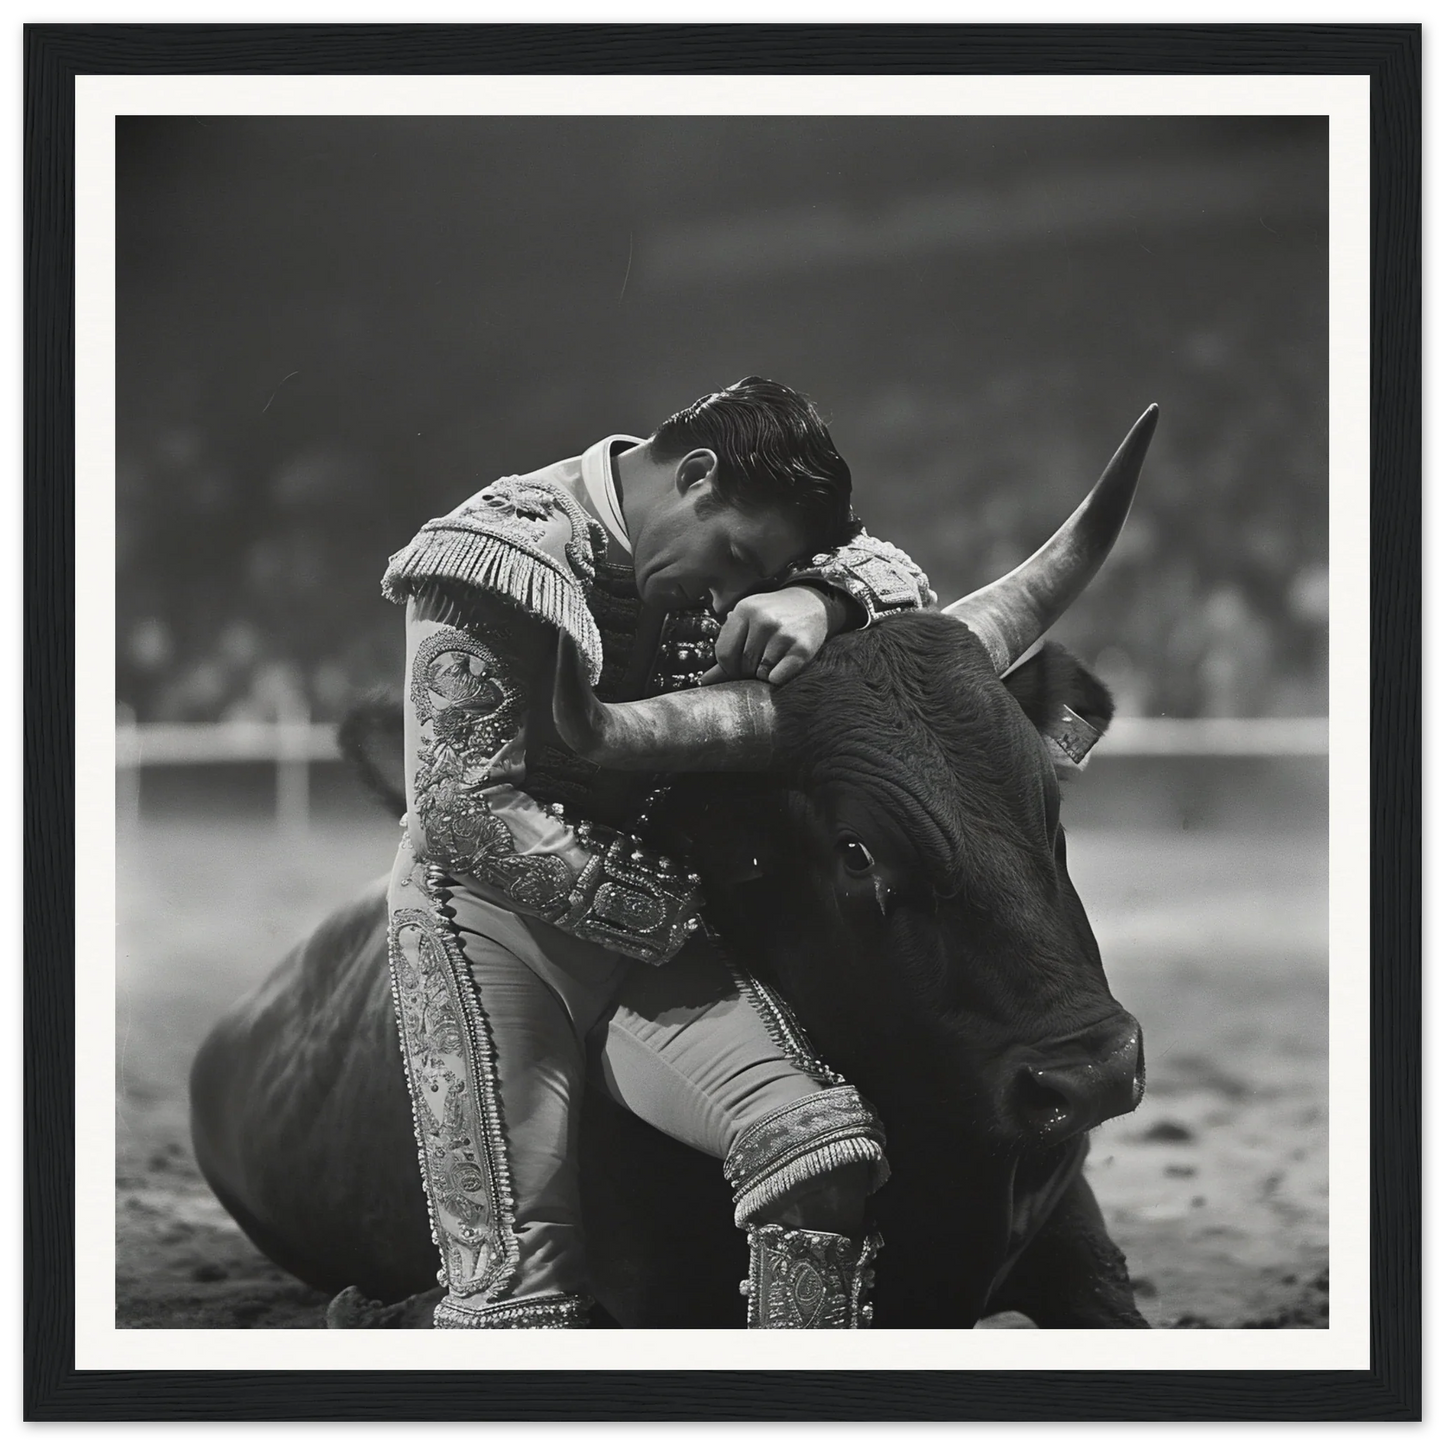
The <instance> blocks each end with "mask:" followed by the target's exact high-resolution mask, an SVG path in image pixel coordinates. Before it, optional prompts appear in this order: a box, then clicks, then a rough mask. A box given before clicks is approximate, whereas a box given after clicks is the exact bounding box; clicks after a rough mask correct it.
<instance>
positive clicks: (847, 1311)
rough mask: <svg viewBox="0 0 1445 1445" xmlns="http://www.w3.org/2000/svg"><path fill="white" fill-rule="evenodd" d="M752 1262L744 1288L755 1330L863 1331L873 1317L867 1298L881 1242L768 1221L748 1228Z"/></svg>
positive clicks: (875, 1237)
mask: <svg viewBox="0 0 1445 1445" xmlns="http://www.w3.org/2000/svg"><path fill="white" fill-rule="evenodd" d="M748 1246H749V1250H750V1265H749V1269H748V1277H747V1279H745V1280H744V1281H743V1285H742V1292H743V1294H745V1295H746V1296H747V1300H748V1328H749V1329H752V1330H859V1329H867V1328H868V1326H869V1325H870V1324H871V1323H872V1321H873V1307H872V1305H870V1304H868V1303H867V1298H868V1293H869V1291H870V1290H871V1289H872V1287H873V1260H874V1258H875V1256H876V1255H877V1253H878V1251H879V1249H881V1248H882V1246H883V1241H882V1239H881V1238H879V1236H878V1235H876V1234H870V1235H869V1236H868V1237H867V1238H866V1239H865V1240H863V1242H862V1243H861V1244H855V1243H854V1242H853V1241H852V1240H851V1239H848V1238H846V1237H845V1236H843V1235H841V1234H825V1233H823V1232H821V1231H819V1230H813V1229H784V1228H783V1227H782V1225H779V1224H766V1225H761V1226H759V1227H757V1228H754V1229H750V1230H748Z"/></svg>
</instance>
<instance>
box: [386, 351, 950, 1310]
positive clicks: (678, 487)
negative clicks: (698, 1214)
mask: <svg viewBox="0 0 1445 1445" xmlns="http://www.w3.org/2000/svg"><path fill="white" fill-rule="evenodd" d="M851 486H852V483H851V476H850V473H849V469H848V467H847V464H846V463H845V462H844V460H843V458H842V457H841V456H840V455H839V454H838V452H837V450H836V448H835V447H834V445H833V442H832V438H831V437H830V435H829V433H828V429H827V427H826V426H825V425H824V423H823V421H822V419H821V417H820V416H819V414H818V412H817V411H816V409H815V408H814V407H813V406H812V404H811V403H810V402H808V401H807V400H806V399H805V398H803V397H802V396H800V395H799V394H798V393H796V392H794V391H792V390H791V389H789V388H788V387H785V386H782V385H780V384H778V383H776V382H771V381H765V380H763V379H761V378H757V377H750V378H748V379H746V380H744V381H741V382H738V383H736V384H735V385H733V386H730V387H728V388H726V389H724V390H722V391H719V392H714V393H712V394H710V395H708V396H705V397H703V398H701V399H700V400H698V401H697V402H694V403H693V404H692V405H691V406H689V407H687V408H685V409H684V410H682V411H680V412H678V413H677V414H675V415H674V416H672V417H669V418H668V420H667V421H665V422H664V423H663V424H662V425H661V426H660V427H659V428H658V429H657V430H656V431H655V432H653V433H652V434H651V435H650V436H649V437H646V438H640V437H634V436H624V435H617V436H609V437H606V438H604V439H603V440H601V441H599V442H597V443H596V444H595V445H594V446H591V447H589V448H588V449H587V450H586V451H585V452H584V453H583V454H582V455H581V456H577V457H572V458H569V459H567V460H565V461H561V462H557V463H555V464H553V465H551V466H547V467H544V468H542V469H541V470H539V471H534V472H529V473H527V474H525V475H521V476H510V477H506V478H504V479H502V480H500V481H496V482H493V483H492V484H491V485H489V486H486V487H483V488H482V489H481V490H480V491H479V492H477V493H476V495H474V496H472V497H470V498H469V499H468V500H467V501H465V502H463V503H462V504H461V505H460V506H459V507H457V508H456V510H455V511H453V512H450V513H448V514H447V515H446V516H444V517H440V518H437V519H436V520H434V521H431V522H428V523H426V525H425V526H423V527H422V529H421V530H420V532H418V534H417V535H416V537H415V538H414V539H413V540H412V542H411V543H410V544H409V545H408V546H406V547H405V548H403V549H402V550H401V551H400V552H398V553H396V555H395V556H393V557H392V558H391V560H390V564H389V566H388V568H387V571H386V575H385V578H384V581H383V590H384V592H385V594H386V596H387V597H388V598H389V599H391V600H392V601H393V602H396V603H399V604H403V605H404V606H405V608H406V658H407V660H406V668H407V679H406V702H405V727H406V735H405V756H406V774H407V777H406V795H407V813H406V817H405V819H404V820H403V824H404V831H403V837H402V841H401V846H400V848H399V851H398V854H397V860H396V865H395V868H394V870H393V873H392V877H391V883H390V892H389V906H390V935H389V939H390V963H391V977H392V988H393V993H394V997H395V1001H396V1007H397V1017H398V1023H399V1028H400V1034H401V1042H402V1054H403V1057H404V1059H405V1064H406V1070H407V1074H408V1082H409V1086H410V1091H411V1099H412V1106H413V1117H414V1121H415V1125H416V1134H417V1142H418V1147H419V1151H420V1161H421V1174H422V1180H423V1183H424V1186H425V1189H426V1194H427V1200H428V1204H429V1207H430V1215H431V1223H432V1232H433V1237H434V1239H435V1241H436V1244H437V1247H438V1250H439V1252H440V1256H441V1271H440V1273H439V1275H438V1281H439V1283H440V1284H441V1285H443V1286H444V1287H445V1294H444V1296H443V1297H442V1299H441V1301H440V1303H439V1304H438V1305H437V1306H436V1310H435V1317H434V1318H435V1324H436V1325H437V1326H438V1327H441V1328H458V1327H461V1328H535V1327H548V1328H577V1327H584V1326H586V1325H587V1324H589V1322H590V1321H591V1319H592V1318H594V1316H593V1314H592V1311H593V1308H594V1305H593V1301H592V1299H591V1296H590V1294H589V1285H588V1265H587V1252H586V1240H585V1237H584V1232H583V1227H582V1216H581V1207H580V1200H579V1181H578V1163H577V1152H578V1151H577V1134H578V1122H579V1116H580V1112H581V1094H582V1090H583V1088H584V1085H585V1084H586V1083H587V1081H588V1080H589V1079H590V1080H591V1081H592V1082H593V1083H595V1084H598V1085H600V1086H601V1087H603V1088H605V1089H606V1090H607V1091H608V1093H610V1094H611V1095H612V1097H613V1098H614V1099H616V1100H617V1101H618V1102H620V1103H621V1104H622V1105H623V1106H625V1107H626V1108H627V1109H629V1110H631V1111H632V1112H634V1113H635V1114H637V1115H639V1116H640V1117H641V1118H643V1119H644V1120H646V1121H647V1122H648V1123H649V1124H652V1125H653V1126H655V1127H656V1128H658V1129H660V1130H662V1131H663V1132H664V1133H666V1134H669V1135H671V1136H672V1137H673V1138H675V1139H678V1140H680V1141H682V1142H684V1143H686V1144H688V1145H690V1146H692V1147H693V1148H696V1149H699V1150H701V1151H703V1152H704V1153H706V1154H709V1155H711V1156H713V1157H714V1158H716V1159H718V1160H720V1161H721V1163H722V1168H723V1171H724V1175H725V1177H726V1179H727V1181H728V1183H729V1185H730V1187H731V1190H732V1198H733V1206H734V1211H735V1221H736V1223H737V1225H738V1226H739V1227H740V1228H742V1229H744V1230H746V1231H747V1235H748V1240H749V1249H750V1257H751V1264H750V1267H749V1273H748V1279H747V1280H746V1281H744V1282H743V1289H744V1292H745V1293H746V1294H747V1296H748V1299H747V1306H746V1310H747V1322H748V1325H749V1326H750V1327H754V1328H758V1327H761V1328H859V1327H862V1326H865V1325H866V1324H867V1323H868V1320H869V1318H870V1309H869V1306H868V1303H867V1296H868V1290H869V1286H870V1283H871V1278H872V1268H873V1258H874V1255H875V1253H876V1250H877V1248H878V1244H879V1241H878V1240H877V1239H876V1236H874V1235H873V1234H871V1233H870V1231H869V1229H868V1226H867V1222H866V1201H867V1198H868V1196H869V1194H870V1193H871V1192H872V1191H874V1190H875V1189H877V1188H878V1187H879V1186H880V1185H881V1184H882V1183H883V1182H884V1180H885V1179H886V1177H887V1163H886V1160H885V1156H884V1143H885V1140H884V1134H883V1129H882V1126H881V1124H880V1121H879V1120H878V1118H877V1116H876V1115H875V1113H874V1111H873V1109H872V1107H871V1106H870V1105H869V1104H868V1102H867V1101H866V1100H865V1099H864V1098H863V1097H862V1096H861V1095H860V1094H859V1093H858V1092H857V1090H856V1089H854V1088H852V1087H851V1086H849V1085H848V1084H847V1083H846V1082H844V1081H843V1080H842V1079H841V1078H840V1076H839V1075H838V1074H836V1073H835V1072H833V1071H832V1070H830V1069H828V1068H827V1067H826V1066H825V1065H824V1064H823V1063H822V1062H821V1061H820V1060H818V1059H817V1058H816V1057H814V1055H813V1053H812V1050H811V1047H810V1045H809V1044H808V1041H807V1039H806V1038H805V1037H804V1036H803V1034H802V1033H801V1031H800V1030H799V1029H798V1027H797V1025H796V1023H795V1022H794V1021H793V1020H792V1018H791V1015H790V1013H789V1012H788V1010H787V1008H786V1006H785V1005H784V1004H783V1003H782V1001H780V1000H779V999H777V998H776V997H775V996H774V995H773V994H772V993H771V991H770V990H769V989H768V988H767V987H766V986H765V985H764V984H763V983H762V982H760V981H758V980H756V979H753V978H751V977H750V976H748V974H747V973H746V972H745V970H744V969H740V968H738V967H735V966H734V964H733V962H732V961H730V960H729V959H728V958H726V957H725V955H724V954H723V953H722V951H721V950H720V948H719V947H718V945H717V943H716V941H715V940H714V939H713V938H712V937H710V935H709V932H708V930H707V928H706V926H705V922H704V921H703V918H702V913H701V899H700V895H699V892H698V887H697V885H698V881H699V880H698V878H697V877H696V875H695V874H692V873H690V872H689V871H688V868H687V860H685V859H672V858H669V857H666V856H664V855H663V854H661V853H660V852H658V851H656V850H655V849H654V848H652V847H650V846H648V844H647V843H646V842H644V841H643V837H644V836H645V834H646V818H647V810H648V807H649V803H650V800H651V799H653V798H654V797H655V795H656V789H657V787H658V786H659V782H660V780H659V779H658V778H657V777H656V776H655V775H654V776H651V777H644V776H640V775H637V774H624V773H618V772H611V771H607V770H604V769H599V768H598V767H596V766H595V765H593V764H590V763H588V762H586V761H585V760H583V759H582V758H580V757H578V756H576V755H574V754H572V753H570V752H569V751H568V750H567V749H566V748H565V746H564V745H562V743H561V742H560V740H559V739H558V737H557V735H556V733H555V731H554V730H553V728H552V725H551V700H552V691H553V688H554V685H555V684H554V673H553V671H552V666H553V662H552V660H553V658H554V656H555V652H556V647H557V642H558V635H559V634H560V635H561V637H563V638H566V639H568V640H570V643H571V644H572V645H573V646H574V647H575V649H576V652H577V653H578V654H580V657H581V659H582V662H583V665H584V666H585V668H586V670H587V672H588V675H589V679H590V681H591V683H592V684H593V686H594V687H595V689H596V692H597V694H598V696H599V697H601V698H603V699H604V700H608V701H626V700H633V699H638V698H643V697H651V696H655V695H657V694H659V693H664V692H671V691H677V690H680V689H684V688H693V687H696V686H698V685H699V684H706V683H709V682H712V681H715V680H719V679H722V678H732V677H747V678H762V679H764V680H766V681H769V682H771V683H773V684H775V685H784V684H786V682H787V681H788V679H789V678H791V677H792V676H794V675H796V673H797V672H798V671H799V670H801V668H802V667H804V666H805V665H806V664H807V663H808V661H810V660H811V658H812V657H813V656H814V655H815V654H816V652H817V651H818V649H819V648H820V647H821V646H822V644H823V642H824V641H825V640H826V639H827V637H828V636H829V635H831V634H832V633H834V632H837V631H839V630H842V629H845V628H850V627H865V626H867V625H869V624H870V623H871V622H872V621H873V620H875V619H876V618H878V617H879V616H881V615H883V614H885V613H888V612H890V611H895V610H898V609H903V608H916V607H921V606H928V605H931V604H932V603H933V602H934V601H935V599H934V597H933V594H932V593H931V591H930V590H929V587H928V581H927V579H926V578H925V577H924V575H923V574H922V572H920V571H919V569H918V568H917V567H916V566H914V565H913V563H912V562H911V561H909V559H908V558H907V557H906V556H905V555H904V554H903V553H902V552H900V551H899V550H898V549H897V548H895V547H892V546H890V545H889V544H887V543H885V542H882V541H880V540H877V539H875V538H873V537H870V536H869V535H868V534H867V533H866V532H865V531H863V530H862V529H861V527H860V526H859V525H858V523H857V522H856V519H855V518H854V516H853V512H852V506H851ZM662 782H663V785H665V780H662ZM741 963H742V964H744V965H745V963H746V960H741ZM740 1311H741V1305H740Z"/></svg>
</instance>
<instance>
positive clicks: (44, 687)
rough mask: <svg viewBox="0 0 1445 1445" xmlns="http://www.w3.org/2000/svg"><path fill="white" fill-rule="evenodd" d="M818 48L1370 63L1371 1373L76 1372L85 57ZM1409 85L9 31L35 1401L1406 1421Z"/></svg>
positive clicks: (407, 42)
mask: <svg viewBox="0 0 1445 1445" xmlns="http://www.w3.org/2000/svg"><path fill="white" fill-rule="evenodd" d="M809 71H812V72H819V73H829V74H908V73H932V74H938V73H953V74H988V73H1002V74H1047V75H1068V74H1090V73H1099V72H1108V73H1115V74H1137V75H1146V74H1179V73H1194V74H1202V75H1227V74H1257V75H1265V74H1305V73H1308V74H1354V75H1360V74H1368V75H1369V77H1370V117H1371V123H1370V157H1371V203H1372V223H1371V245H1372V257H1371V281H1370V285H1371V302H1372V317H1371V360H1372V383H1371V397H1370V418H1371V444H1370V446H1371V450H1370V455H1371V499H1370V515H1371V549H1372V551H1371V556H1372V564H1371V565H1372V573H1371V597H1370V606H1371V627H1370V636H1371V647H1372V655H1371V662H1370V673H1369V682H1370V688H1371V724H1372V757H1371V766H1370V778H1371V832H1372V837H1371V845H1372V846H1371V858H1372V875H1371V946H1372V957H1373V965H1374V966H1373V968H1372V970H1371V982H1370V989H1371V1011H1372V1020H1371V1036H1372V1052H1371V1062H1370V1081H1371V1097H1370V1119H1371V1130H1372V1140H1373V1148H1372V1154H1371V1159H1370V1164H1369V1168H1370V1199H1371V1214H1372V1220H1371V1238H1370V1261H1371V1266H1370V1277H1371V1301H1370V1341H1371V1364H1370V1368H1369V1369H1368V1370H1355V1371H1343V1370H1340V1371H1224V1370H1200V1371H1153V1370H1149V1371H1145V1370H1140V1371H1097V1372H1090V1371H1065V1370H1043V1371H986V1370H985V1371H906V1370H878V1371H861V1370H858V1371H738V1370H696V1371H651V1370H641V1369H639V1370H628V1371H620V1370H619V1371H588V1370H569V1371H546V1372H540V1371H516V1372H477V1373H467V1372H459V1371H458V1372H426V1373H422V1372H416V1371H366V1372H363V1371H320V1370H307V1371H284V1372H282V1371H276V1372H265V1371H196V1370H187V1371H168V1370H152V1371H120V1370H85V1371H78V1370H77V1369H76V1368H75V1366H74V1340H75V1320H74V1311H73V1295H74V1287H75V1284H76V1281H75V1277H74V1275H75V1265H74V1225H75V1179H74V1154H73V1138H74V1133H73V1120H74V1110H75V1080H74V1076H73V1059H74V1057H75V1023H74V1005H75V980H74V965H75V943H74V928H73V924H74V915H75V895H74V884H73V879H74V867H75V830H74V821H73V818H74V815H73V808H74V748H75V728H74V718H73V711H72V703H73V686H72V684H73V680H74V670H75V656H74V622H75V595H74V589H75V584H76V569H75V554H74V520H75V490H74V482H75V470H74V464H75V441H74V423H75V395H74V378H75V362H76V355H75V348H76V329H75V312H74V274H73V273H74V259H75V220H74V199H75V152H74V138H75V128H74V121H75V114H74V102H75V90H74V79H75V77H76V76H77V75H89V74H144V75H159V74H240V73H244V74H275V75H281V74H289V75H307V74H324V73H338V74H351V73H387V74H443V73H446V74H487V73H496V74H522V73H558V74H584V73H587V74H602V73H611V74H675V73H679V72H683V73H698V74H719V73H723V74H725V73H795V72H809ZM1421 95H1422V92H1421V32H1420V28H1419V27H1418V26H1411V25H1379V26H1370V25H1318V26H1314V25H1311V26H1306V25H1278V26H1267V25H1260V26H1225V25H1160V26H1128V25H1126V26H1109V25H1070V26H1057V25H1037V26H997V25H988V26H973V25H960V26H911V25H909V26H879V25H835V26H821V27H820V26H794V25H785V26H750V25H736V26H716V25H699V26H662V25H652V26H627V25H586V26H564V25H495V26H491V25H477V26H450V25H431V26H408V25H357V26H349V25H296V26H267V25H240V26H226V25H195V26H166V25H153V26H146V25H78V26H65V25H38V26H31V27H28V28H27V30H26V35H25V102H24V103H25V219H24V228H25V229H24V235H25V241H24V264H25V312H24V328H25V396H24V428H25V431H24V457H25V511H24V523H25V545H26V559H25V587H24V596H25V612H24V626H25V647H26V652H25V664H24V689H25V695H24V740H25V743H24V745H25V770H26V796H25V821H24V830H25V831H24V838H25V844H24V847H25V859H24V888H25V918H24V922H25V969H24V1002H25V1047H26V1054H25V1072H24V1077H25V1123H26V1132H25V1152H24V1169H25V1176H24V1199H25V1226H24V1240H25V1245H24V1248H25V1313H24V1338H25V1416H26V1418H27V1419H29V1420H136V1419H148V1420H183V1419H184V1420H273V1419H308V1420H325V1419H366V1420H374V1419H408V1420H420V1419H428V1420H550V1421H567V1420H574V1421H591V1420H649V1421H660V1420H678V1421H687V1420H782V1419H790V1420H840V1421H843V1420H846V1421H865V1420H867V1421H883V1420H889V1421H892V1420H1102V1419H1109V1420H1206V1419H1241V1420H1242V1419H1249V1420H1410V1419H1418V1418H1419V1416H1420V1409H1421V1355H1420V1349H1421V1276H1420V1242H1421V1241H1420V1202H1421V1176H1420V1167H1421V1166H1420V1107H1421V1096H1420V1078H1421V1058H1422V1055H1421V1037H1420V1023H1419V1020H1420V1003H1421V986H1420V984H1421V979H1420V958H1421V951H1420V939H1421V934H1420V906H1421V896H1420V882H1421V873H1420V840H1421V814H1420V803H1421V797H1420V697H1421V693H1420V637H1421V629H1420V564H1421V553H1420V508H1421V472H1420V464H1421V337H1420V322H1421V255H1420V240H1421V224H1420V205H1421V175H1420V164H1421V159H1420V158H1421Z"/></svg>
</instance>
